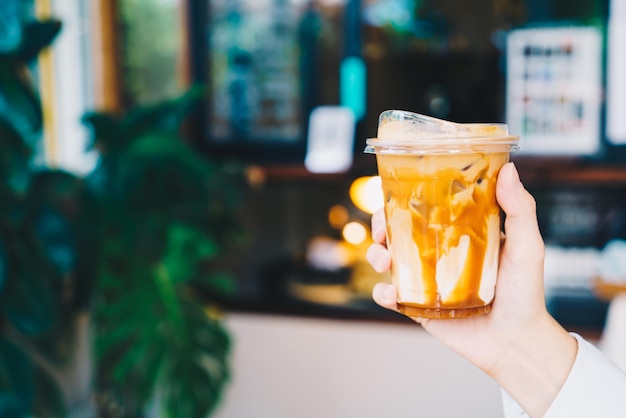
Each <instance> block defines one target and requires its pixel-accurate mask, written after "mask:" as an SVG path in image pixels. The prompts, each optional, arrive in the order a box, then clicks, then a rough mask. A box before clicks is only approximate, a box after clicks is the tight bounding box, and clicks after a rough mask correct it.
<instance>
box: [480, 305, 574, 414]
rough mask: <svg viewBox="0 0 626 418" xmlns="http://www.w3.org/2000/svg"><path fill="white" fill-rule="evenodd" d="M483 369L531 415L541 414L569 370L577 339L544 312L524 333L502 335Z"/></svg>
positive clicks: (558, 389)
mask: <svg viewBox="0 0 626 418" xmlns="http://www.w3.org/2000/svg"><path fill="white" fill-rule="evenodd" d="M500 344H501V345H500V347H501V354H500V355H499V356H498V361H497V362H495V363H493V364H492V365H491V366H490V367H489V368H487V369H485V372H486V373H487V374H489V375H490V376H491V377H492V378H493V379H494V380H495V381H496V382H498V384H500V386H501V387H502V388H503V389H504V390H506V391H507V393H508V394H509V395H511V397H512V398H513V399H515V400H516V401H517V402H518V403H519V404H520V406H521V407H522V408H524V410H525V411H526V412H527V413H528V414H529V415H530V416H531V417H535V416H538V417H540V416H543V415H544V414H545V412H546V411H547V410H548V408H549V407H550V405H551V404H552V402H553V401H554V399H555V398H556V396H557V395H558V393H559V391H560V390H561V388H562V387H563V384H564V383H565V381H566V380H567V377H568V375H569V373H570V371H571V369H572V366H573V364H574V361H575V359H576V354H577V350H578V346H577V344H578V343H577V341H576V339H575V338H574V337H572V336H571V335H570V334H569V333H568V332H567V331H566V330H565V329H564V328H563V327H561V325H559V324H558V323H557V322H556V321H555V320H554V318H552V317H551V316H550V315H548V314H547V313H546V316H545V317H544V318H542V320H540V321H537V323H534V324H533V326H532V327H529V329H528V330H526V331H525V332H521V333H519V332H518V333H517V334H516V335H515V336H510V337H508V336H507V337H505V338H504V339H503V341H501V342H500Z"/></svg>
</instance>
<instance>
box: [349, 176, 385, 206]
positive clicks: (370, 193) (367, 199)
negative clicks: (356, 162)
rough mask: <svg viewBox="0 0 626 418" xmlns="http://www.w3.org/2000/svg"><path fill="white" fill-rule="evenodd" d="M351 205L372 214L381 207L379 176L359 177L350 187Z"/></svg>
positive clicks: (381, 192) (381, 195)
mask: <svg viewBox="0 0 626 418" xmlns="http://www.w3.org/2000/svg"><path fill="white" fill-rule="evenodd" d="M350 199H351V200H352V203H354V205H355V206H356V207H357V208H359V209H360V210H362V211H363V212H365V213H368V214H370V215H371V214H373V213H374V212H376V211H377V210H378V209H380V208H382V207H383V189H382V182H381V179H380V176H366V177H359V178H357V179H356V180H354V181H353V182H352V185H351V186H350Z"/></svg>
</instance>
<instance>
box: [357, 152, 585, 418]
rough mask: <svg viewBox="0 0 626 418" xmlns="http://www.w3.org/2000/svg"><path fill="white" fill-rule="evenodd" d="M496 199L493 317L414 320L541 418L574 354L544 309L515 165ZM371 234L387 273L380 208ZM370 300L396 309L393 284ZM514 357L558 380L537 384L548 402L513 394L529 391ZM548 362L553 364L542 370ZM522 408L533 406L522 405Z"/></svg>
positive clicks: (532, 230) (526, 202) (528, 205)
mask: <svg viewBox="0 0 626 418" xmlns="http://www.w3.org/2000/svg"><path fill="white" fill-rule="evenodd" d="M496 198H497V200H498V203H499V204H500V207H501V208H502V210H503V211H504V213H505V214H506V218H505V223H504V230H505V236H504V238H503V241H502V245H501V250H500V263H499V267H498V279H497V285H496V297H495V300H494V302H493V306H492V310H491V312H490V313H488V314H485V315H482V316H477V317H472V318H464V319H426V318H413V319H414V320H415V321H416V322H418V323H420V324H421V325H422V326H423V327H424V329H426V330H427V331H428V332H429V333H431V334H432V335H433V336H434V337H436V338H437V339H439V340H440V341H442V342H443V343H444V344H445V345H447V346H448V347H450V348H451V349H453V350H454V351H456V352H458V353H459V354H461V355H462V356H464V357H465V358H467V359H468V360H469V361H470V362H471V363H473V364H474V365H476V366H477V367H479V368H480V369H482V370H484V371H485V372H487V373H488V374H489V375H491V376H492V377H494V378H495V379H496V380H497V381H498V383H500V384H501V386H503V387H504V388H505V389H506V390H507V391H508V392H509V394H511V396H513V397H514V398H516V399H517V400H518V402H519V403H520V404H521V405H522V407H525V409H526V410H527V412H528V413H529V414H530V413H531V412H534V411H539V412H538V413H540V414H542V412H540V411H541V410H542V408H544V409H543V411H544V412H545V410H546V409H547V407H549V405H550V403H551V398H550V396H552V395H554V396H556V393H558V390H559V389H560V386H561V385H562V383H563V382H564V381H565V378H566V377H567V374H568V373H569V369H570V368H571V365H572V364H573V362H574V358H575V355H576V342H575V340H574V339H573V338H572V337H571V336H570V335H569V334H567V332H566V331H565V330H564V329H563V328H562V327H561V326H560V325H559V324H558V323H557V322H556V321H554V319H553V318H552V317H551V316H550V314H549V313H548V311H547V309H546V305H545V299H544V285H543V262H544V253H545V248H544V243H543V240H542V238H541V234H540V231H539V226H538V224H537V216H536V204H535V200H534V198H533V197H532V196H531V195H530V193H528V191H526V189H525V188H524V187H523V185H522V183H521V182H520V179H519V175H518V173H517V170H516V168H515V166H514V165H513V164H512V163H508V164H506V165H505V166H503V167H502V169H501V170H500V173H499V176H498V183H497V186H496ZM372 236H373V239H374V240H375V242H376V243H375V244H373V245H372V246H371V247H370V248H369V250H368V253H367V259H368V262H369V263H370V264H371V265H372V266H373V267H374V269H375V270H377V271H378V272H383V271H386V270H388V269H389V268H390V267H391V258H390V255H389V252H388V251H387V249H386V246H385V242H386V233H385V221H384V213H383V212H382V211H379V212H377V213H376V214H374V216H373V217H372ZM372 296H373V298H374V300H375V301H376V303H378V304H379V305H381V306H382V307H385V308H387V309H391V310H395V311H397V305H396V290H395V288H394V287H393V286H392V285H389V284H383V283H379V284H377V285H376V286H375V287H374V290H373V294H372ZM539 350H541V352H540V351H539ZM559 351H560V352H559ZM512 356H521V357H523V358H524V361H523V362H522V363H524V362H530V363H531V364H530V365H529V364H524V366H523V367H525V368H526V370H525V371H522V372H523V373H525V372H529V371H530V369H533V370H534V366H537V368H544V370H543V373H546V374H547V373H550V376H549V377H550V378H553V379H554V380H555V382H550V384H549V385H551V386H554V387H555V388H556V389H555V388H553V387H550V388H543V387H542V390H546V391H548V392H549V393H548V392H546V393H544V394H547V395H546V397H547V400H546V399H542V402H529V401H528V400H527V399H525V398H524V395H518V396H517V397H516V394H518V393H522V394H523V393H524V390H526V391H527V390H528V388H526V387H525V386H524V388H522V385H527V384H528V382H517V381H511V377H510V376H511V373H514V372H515V370H516V368H517V367H520V366H521V364H520V361H517V363H514V364H512V362H511V360H512V359H513V358H514V357H512ZM559 356H560V358H558V357H559ZM526 357H528V358H526ZM553 357H554V358H553ZM547 358H550V359H551V362H548V364H547V365H544V364H543V362H546V359H547ZM517 360H520V359H517ZM552 360H553V361H552ZM539 361H541V362H542V364H541V365H539V364H538V362H539ZM546 367H547V368H548V369H549V370H546ZM535 383H537V382H535ZM539 387H541V386H540V385H537V388H539ZM555 390H556V392H554V391H555ZM534 391H537V389H534ZM553 392H554V393H553ZM539 395H541V394H539ZM534 396H535V397H536V396H538V394H534ZM524 403H527V404H530V405H526V406H525V405H524ZM527 408H528V409H527ZM538 416H540V415H538Z"/></svg>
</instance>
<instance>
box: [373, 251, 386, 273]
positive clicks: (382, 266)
mask: <svg viewBox="0 0 626 418" xmlns="http://www.w3.org/2000/svg"><path fill="white" fill-rule="evenodd" d="M387 268H389V254H387V253H383V254H381V255H380V257H378V259H377V260H376V271H378V272H383V271H385V270H386V269H387Z"/></svg>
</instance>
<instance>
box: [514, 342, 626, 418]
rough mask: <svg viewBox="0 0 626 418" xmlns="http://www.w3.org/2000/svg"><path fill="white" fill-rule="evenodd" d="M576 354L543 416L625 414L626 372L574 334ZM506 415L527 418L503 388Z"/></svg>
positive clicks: (573, 417) (582, 417)
mask: <svg viewBox="0 0 626 418" xmlns="http://www.w3.org/2000/svg"><path fill="white" fill-rule="evenodd" d="M572 335H573V336H574V337H575V338H576V340H578V353H577V354H576V360H575V362H574V366H573V367H572V370H571V371H570V374H569V376H568V377H567V380H566V381H565V384H564V385H563V387H562V388H561V391H560V392H559V394H558V395H557V397H556V399H555V400H554V402H552V405H550V408H549V409H548V411H547V412H546V414H545V415H544V418H564V417H567V418H588V417H603V418H611V417H615V418H618V417H620V418H623V417H626V372H624V371H623V370H622V369H620V368H619V367H617V366H616V365H615V364H614V363H612V362H611V361H610V360H609V359H608V358H607V357H606V356H605V355H604V354H602V353H601V352H600V351H599V350H598V349H597V348H596V347H595V346H594V345H592V344H591V343H589V342H587V341H585V340H584V339H583V338H582V337H580V336H579V335H577V334H572ZM502 400H503V406H504V416H505V417H506V418H520V417H528V415H527V414H526V413H525V412H524V411H523V410H522V408H521V407H520V406H519V405H518V404H517V403H516V402H515V401H514V400H513V399H512V398H511V397H510V396H509V395H508V394H507V393H506V392H505V391H504V390H503V391H502Z"/></svg>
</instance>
